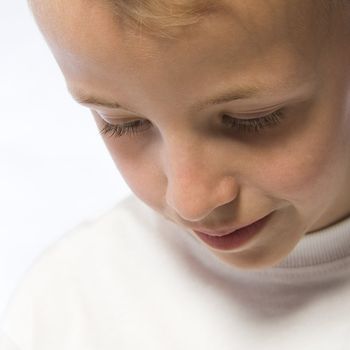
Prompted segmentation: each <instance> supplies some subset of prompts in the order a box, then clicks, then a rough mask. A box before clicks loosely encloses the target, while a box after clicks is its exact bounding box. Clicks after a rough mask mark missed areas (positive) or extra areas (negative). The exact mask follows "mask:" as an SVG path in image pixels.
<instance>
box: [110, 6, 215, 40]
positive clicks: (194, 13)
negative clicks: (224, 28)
mask: <svg viewBox="0 0 350 350" xmlns="http://www.w3.org/2000/svg"><path fill="white" fill-rule="evenodd" d="M108 1H109V3H110V4H111V5H112V7H113V11H114V13H115V14H116V15H117V16H118V18H119V20H120V21H121V22H123V23H124V22H127V24H128V25H131V26H132V27H133V28H134V29H135V28H142V29H146V30H147V32H149V33H152V34H155V35H157V36H160V37H165V38H173V37H174V36H173V35H172V33H174V31H176V29H181V28H183V27H187V26H189V25H193V24H196V23H198V22H199V21H200V19H201V18H202V17H203V16H205V15H207V14H208V13H212V12H216V11H217V10H218V8H219V3H220V1H219V0H172V1H169V0H127V1H126V0H108Z"/></svg>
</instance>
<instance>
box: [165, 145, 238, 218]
mask: <svg viewBox="0 0 350 350" xmlns="http://www.w3.org/2000/svg"><path fill="white" fill-rule="evenodd" d="M217 158H218V157H215V155H214V154H213V152H209V153H208V154H207V155H205V151H204V150H203V148H202V149H200V150H198V148H197V151H196V149H194V148H193V147H184V145H182V147H181V150H180V149H177V150H173V151H172V152H169V153H168V154H167V161H166V171H165V173H166V176H167V189H166V202H167V205H169V206H170V207H171V208H172V209H173V210H175V211H176V213H177V214H178V215H179V216H180V217H181V218H182V219H183V220H186V221H193V222H195V221H201V220H203V219H204V218H206V217H207V216H208V215H209V214H210V213H211V212H212V211H213V210H214V209H216V208H218V207H220V206H223V205H225V204H227V203H230V202H232V201H234V200H235V198H236V197H237V195H238V192H239V186H238V183H237V181H236V179H235V177H234V176H233V175H228V174H227V172H226V173H225V169H224V168H225V164H224V160H223V159H217ZM220 162H221V164H220ZM226 170H227V169H226Z"/></svg>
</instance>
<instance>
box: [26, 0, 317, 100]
mask: <svg viewBox="0 0 350 350" xmlns="http://www.w3.org/2000/svg"><path fill="white" fill-rule="evenodd" d="M311 3H312V2H311V1H299V0H295V1H279V0H246V1H238V0H237V1H228V2H227V3H224V2H223V5H225V6H223V7H222V9H223V10H222V11H217V12H215V13H212V14H208V15H207V16H206V17H205V18H204V19H202V20H201V21H200V22H199V23H198V24H196V25H193V26H191V27H189V28H184V30H183V31H180V32H179V33H178V37H177V39H176V40H174V41H169V40H167V39H160V38H156V37H151V36H148V35H147V34H146V33H140V32H138V31H133V30H127V29H126V28H122V26H121V25H120V23H118V21H117V18H116V16H115V15H114V14H113V11H112V8H111V6H110V4H109V3H108V2H107V1H94V0H60V1H59V0H41V1H39V0H34V2H33V5H34V6H33V8H34V11H35V14H36V16H37V18H38V21H39V24H40V26H41V28H42V30H43V32H44V35H45V36H46V38H47V40H48V42H49V45H50V46H51V48H52V50H53V51H54V54H55V56H56V58H57V60H58V63H59V64H60V66H61V68H62V69H63V71H64V73H65V76H66V78H67V77H68V78H69V79H68V80H69V85H75V87H78V85H81V86H90V87H91V86H92V85H94V86H95V87H96V91H97V90H98V91H103V89H104V87H105V86H107V85H108V82H109V81H111V83H110V84H109V85H108V86H109V87H112V89H111V90H115V91H120V87H119V86H118V85H120V83H119V84H118V85H116V84H115V82H114V80H116V77H118V80H119V81H120V82H123V81H124V82H125V81H127V82H128V83H130V87H132V88H133V91H135V93H136V91H137V88H138V87H139V86H142V85H143V89H144V90H147V89H149V86H148V87H147V83H145V81H146V82H148V83H149V82H150V81H152V79H153V81H155V80H157V79H158V80H165V79H166V80H167V81H169V82H171V85H172V89H171V91H170V89H168V90H169V96H170V95H171V94H173V92H174V91H181V92H183V91H184V88H183V82H185V81H186V79H187V82H188V81H189V77H190V80H191V83H192V82H193V84H192V88H193V89H192V90H195V89H196V88H198V90H202V91H203V94H204V95H205V92H204V91H205V87H203V83H204V84H205V83H206V82H208V85H209V84H210V83H212V82H213V81H215V82H216V83H217V86H218V85H219V83H220V81H225V80H226V81H227V80H228V79H227V77H228V73H229V74H230V75H231V76H232V77H234V80H236V79H239V78H243V79H244V78H247V79H248V80H249V78H250V77H254V79H255V81H254V84H257V83H258V80H259V78H260V79H261V80H263V81H267V82H268V81H269V79H270V78H269V76H270V75H271V72H270V71H269V70H267V69H266V68H267V67H271V66H272V65H273V66H274V69H275V71H274V73H275V74H274V76H275V77H276V79H280V80H288V81H289V82H290V83H291V84H293V83H294V81H298V80H299V81H300V77H301V76H306V75H307V74H308V72H305V71H304V70H303V69H302V68H301V67H302V65H300V69H295V68H296V67H297V66H298V63H299V62H300V60H303V59H305V60H308V59H309V55H314V54H315V51H317V50H315V48H317V45H316V43H317V40H315V38H313V37H312V36H313V35H314V33H313V31H312V30H310V28H312V23H314V22H313V16H312V13H313V11H311V10H312V6H311ZM301 9H302V10H301ZM291 28H293V30H291ZM291 46H293V47H291ZM298 52H301V53H302V55H301V56H298V57H297V55H298ZM291 53H293V54H291ZM272 55H274V61H272V59H271V56H272ZM281 62H283V64H281ZM145 67H146V68H147V69H144V68H145ZM194 68H195V69H194ZM247 70H249V73H247V74H246V71H247ZM262 71H265V73H264V74H262V73H261V72H262ZM288 71H290V72H297V73H298V76H292V75H291V74H289V75H288V77H287V75H286V72H287V73H288ZM132 79H134V85H132V83H133V82H132ZM112 80H113V81H112ZM141 80H142V81H141ZM293 80H294V81H293ZM196 82H198V84H197V85H196ZM227 83H228V82H227ZM233 83H234V82H233ZM164 86H165V85H163V86H162V87H163V88H164ZM167 87H168V86H167ZM73 88H74V86H73ZM118 89H119V90H118ZM158 92H159V91H157V93H158ZM163 92H164V93H163ZM207 92H208V94H209V90H208V91H207ZM157 93H156V92H155V95H156V94H157ZM162 93H163V95H165V91H164V89H162ZM118 95H119V94H118ZM182 95H183V96H184V95H186V94H185V93H183V94H182ZM183 96H182V97H183ZM172 97H173V96H171V98H172ZM171 98H170V97H169V102H170V101H172V99H171Z"/></svg>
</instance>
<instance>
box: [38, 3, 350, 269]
mask: <svg viewBox="0 0 350 350" xmlns="http://www.w3.org/2000/svg"><path fill="white" fill-rule="evenodd" d="M31 4H32V10H33V13H34V15H35V18H36V20H37V22H38V24H39V27H40V28H41V30H42V33H43V34H44V36H45V38H46V40H47V42H48V44H49V46H50V48H51V50H52V52H53V54H54V56H55V58H56V60H57V62H58V65H59V67H60V69H61V70H62V73H63V75H64V77H65V79H66V82H67V86H68V89H69V91H70V92H71V94H72V95H73V97H74V98H76V99H78V95H81V94H84V95H85V96H87V95H93V96H98V97H101V98H103V99H104V100H107V101H118V102H119V104H121V105H122V106H124V108H123V109H113V108H106V107H100V106H96V105H91V104H84V105H85V106H86V107H88V108H90V109H91V112H92V114H93V116H94V119H95V121H96V123H97V126H98V127H99V129H102V128H103V127H104V126H105V122H108V123H110V124H122V123H125V122H130V121H135V120H142V121H144V122H147V121H148V122H149V124H145V125H148V126H147V127H146V128H145V130H143V131H141V132H139V133H137V134H135V135H132V136H127V135H124V136H121V137H113V136H111V134H107V135H104V136H103V138H104V141H105V144H106V146H107V148H108V150H109V152H110V154H111V156H112V158H113V160H114V162H115V164H116V166H117V167H118V169H119V171H120V173H121V174H122V176H123V177H124V179H125V180H126V182H127V183H128V185H129V186H130V188H131V190H132V191H133V192H134V193H135V194H136V195H137V196H138V197H139V198H140V199H141V200H142V201H144V202H145V203H146V204H147V205H148V206H150V207H151V208H153V209H154V210H156V211H157V212H159V213H160V214H162V215H163V216H164V217H165V218H166V219H168V220H171V221H173V222H175V223H176V224H178V225H180V226H181V227H184V228H185V229H186V230H187V231H188V232H189V234H192V235H194V233H193V232H192V231H191V230H190V229H200V228H202V229H203V228H207V229H220V228H222V227H225V228H226V227H239V226H242V225H247V224H250V223H252V222H254V221H256V220H257V219H260V218H262V217H263V216H265V215H267V214H269V213H272V212H273V215H272V216H271V219H270V221H269V222H268V223H267V225H266V226H265V227H264V228H263V230H262V231H261V232H260V233H259V235H257V236H256V237H254V239H253V240H251V241H249V242H248V243H247V244H245V245H244V246H242V247H240V248H237V249H235V250H232V251H229V252H227V251H225V252H224V251H220V250H216V249H213V248H210V247H209V246H207V248H208V249H209V250H210V251H211V252H212V253H213V254H215V255H216V256H217V257H218V258H219V259H221V260H222V261H223V262H225V263H227V264H229V265H230V266H235V267H239V268H243V269H262V268H266V267H271V266H273V265H276V264H278V263H279V262H280V261H281V260H282V259H283V258H285V257H286V256H287V255H288V254H289V253H290V252H291V251H292V250H293V248H294V247H295V246H296V244H297V243H298V242H299V241H300V240H301V239H302V238H303V237H304V236H305V235H306V234H312V233H313V232H314V231H317V230H321V229H324V228H326V227H328V226H330V225H333V224H335V223H337V222H339V221H340V220H342V219H344V218H345V217H347V216H349V215H350V186H349V185H348V184H349V180H350V137H349V133H350V64H349V62H350V49H349V45H347V43H348V42H349V32H350V30H349V25H347V24H346V23H350V21H349V13H350V10H349V9H348V8H347V10H346V11H345V12H344V11H343V12H342V13H343V15H342V16H344V17H341V16H340V12H339V13H338V12H337V10H335V12H334V13H333V15H334V17H333V15H329V16H327V12H326V13H325V12H322V10H321V9H320V2H319V1H318V2H314V1H293V2H292V1H291V2H284V1H279V0H270V1H267V0H266V1H257V0H255V1H254V0H250V1H244V2H243V1H229V2H228V3H227V4H226V8H225V9H224V10H223V11H217V12H215V13H212V14H210V15H206V17H204V18H203V19H202V20H201V21H200V22H199V23H198V24H195V25H192V26H191V27H188V28H186V29H184V30H178V31H177V38H176V40H169V39H164V38H157V37H155V36H152V35H150V34H147V33H146V32H143V33H141V32H140V31H137V30H133V29H131V27H130V28H129V27H127V26H122V25H121V24H120V23H119V22H118V21H117V20H116V18H115V17H114V16H113V15H112V11H111V8H110V7H109V5H107V3H103V2H102V1H86V0H85V1H84V0H60V1H53V0H47V1H45V0H41V1H39V0H37V1H32V3H31ZM344 13H345V14H344ZM82 14H84V15H82ZM340 17H341V18H340ZM189 28H190V29H189ZM239 86H258V87H259V95H258V96H255V97H251V98H247V99H240V100H235V101H232V102H227V103H224V104H220V105H215V106H208V107H206V108H204V109H202V110H192V108H191V107H192V105H193V104H194V103H195V102H196V101H199V100H203V99H206V98H210V97H212V96H215V95H216V94H217V93H219V92H221V91H226V90H229V89H236V88H237V87H239ZM279 108H283V110H284V113H285V114H284V115H285V117H284V118H283V119H282V121H281V123H280V124H278V125H275V126H274V127H271V128H265V129H263V130H261V132H260V133H251V134H244V133H242V132H240V131H238V130H235V129H229V128H228V127H227V125H226V124H224V123H223V121H222V119H221V117H222V115H223V113H225V114H227V115H230V116H231V117H235V118H240V119H249V118H253V117H261V116H264V115H266V114H268V112H273V111H275V110H277V109H279ZM200 242H201V241H200ZM201 243H202V244H204V243H203V242H201Z"/></svg>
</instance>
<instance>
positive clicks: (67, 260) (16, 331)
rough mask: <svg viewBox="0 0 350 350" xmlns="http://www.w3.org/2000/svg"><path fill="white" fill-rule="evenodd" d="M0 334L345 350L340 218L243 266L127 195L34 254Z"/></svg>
mask: <svg viewBox="0 0 350 350" xmlns="http://www.w3.org/2000/svg"><path fill="white" fill-rule="evenodd" d="M3 331H4V334H3V336H2V337H1V338H0V349H1V350H10V349H11V350H58V349H60V350H112V349H113V350H116V349H118V350H130V349H133V350H134V349H135V350H136V349H138V350H139V349H142V350H145V349H149V350H165V349H166V350H173V349H176V350H187V349H188V350H195V349H201V350H234V349H237V350H238V349H239V350H255V349H259V350H281V349H282V350H304V349H305V350H330V349H332V350H348V349H350V218H347V219H346V220H343V221H341V222H339V223H337V224H335V225H333V226H331V227H328V228H327V229H324V230H321V231H318V232H316V233H313V234H311V235H307V236H305V237H304V238H303V239H302V240H301V241H300V242H299V243H298V245H297V246H296V247H295V249H294V250H293V251H292V252H291V253H290V254H289V255H288V256H287V257H286V258H285V259H284V260H283V261H282V262H281V263H280V264H279V265H277V266H275V267H272V268H267V269H264V270H260V271H259V270H255V271H249V270H240V269H238V268H234V267H231V266H229V265H227V264H225V263H223V262H221V261H220V260H219V259H218V258H216V257H215V255H213V254H212V253H211V252H210V251H209V250H208V248H207V247H205V246H204V244H201V242H199V241H198V240H197V239H196V238H195V237H193V236H192V235H190V234H189V232H186V231H184V230H183V229H181V228H180V227H178V226H176V225H175V224H173V223H172V222H170V221H167V220H165V219H164V218H163V217H162V216H161V215H159V214H158V213H156V212H155V211H153V210H152V209H151V208H149V207H147V206H146V205H145V204H144V203H142V202H141V201H140V200H139V199H138V198H136V197H135V196H133V195H132V196H130V197H128V198H127V199H125V200H123V201H121V202H120V203H118V204H117V205H116V206H115V207H114V208H113V209H112V210H111V211H109V212H108V213H106V214H104V215H103V216H101V217H100V218H98V219H97V220H95V221H93V222H86V223H83V224H81V225H80V226H79V227H77V228H76V229H75V230H73V231H72V232H69V233H67V234H66V235H64V236H63V237H62V238H61V239H60V240H59V241H57V242H56V243H55V244H53V245H52V246H51V247H50V248H49V249H47V250H46V251H45V252H44V253H43V254H42V255H41V256H40V258H38V259H37V260H36V262H35V263H34V265H33V266H32V268H31V270H30V272H29V273H28V274H27V275H26V277H25V278H24V280H23V281H22V283H21V284H20V286H19V288H18V289H17V291H16V293H15V294H14V296H13V297H12V299H11V302H10V304H9V306H8V308H7V312H6V318H5V322H4V324H3Z"/></svg>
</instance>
